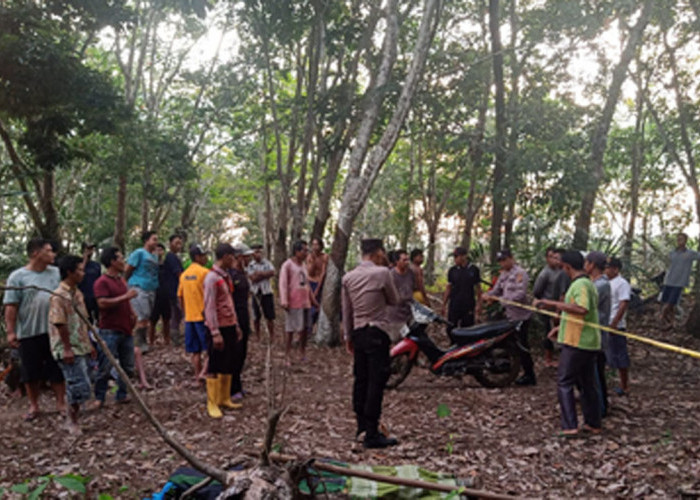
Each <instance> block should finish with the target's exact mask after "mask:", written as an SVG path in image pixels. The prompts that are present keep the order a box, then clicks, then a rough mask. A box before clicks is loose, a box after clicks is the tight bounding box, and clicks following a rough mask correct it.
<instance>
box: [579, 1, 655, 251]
mask: <svg viewBox="0 0 700 500" xmlns="http://www.w3.org/2000/svg"><path fill="white" fill-rule="evenodd" d="M653 4H654V2H653V0H646V1H645V2H644V6H643V7H642V12H641V14H640V16H639V19H637V23H636V24H635V25H634V26H633V27H632V29H631V30H630V33H629V37H628V38H627V42H626V44H625V47H624V49H623V50H622V54H621V55H620V61H619V62H618V63H617V65H616V66H615V69H614V70H613V75H612V80H611V82H610V87H609V88H608V90H607V92H606V99H605V105H604V106H603V111H602V113H601V116H600V119H599V120H598V123H597V124H596V127H595V129H594V131H593V135H592V137H591V151H590V156H589V159H588V162H587V163H588V165H587V168H588V180H589V181H588V184H587V185H583V186H581V188H582V190H583V196H582V197H581V207H580V209H579V213H578V215H577V216H576V228H575V231H574V242H573V247H574V248H578V249H582V250H584V249H586V248H587V247H588V238H589V232H590V229H591V216H592V215H593V208H594V206H595V199H596V196H597V195H598V189H599V187H600V184H601V182H602V181H603V174H604V171H603V157H604V156H605V150H606V148H607V143H608V131H609V130H610V124H611V122H612V119H613V115H614V114H615V107H616V105H617V101H618V100H619V98H620V90H621V88H622V84H623V83H624V81H625V79H626V78H627V68H628V67H629V64H630V61H631V60H632V57H634V53H635V51H636V49H637V46H638V45H639V42H640V41H641V39H642V34H643V33H644V29H645V28H646V26H647V24H648V22H649V18H650V17H651V11H652V7H653Z"/></svg>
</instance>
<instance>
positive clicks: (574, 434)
mask: <svg viewBox="0 0 700 500" xmlns="http://www.w3.org/2000/svg"><path fill="white" fill-rule="evenodd" d="M554 437H556V438H559V439H581V438H582V437H583V435H582V434H581V433H580V432H578V431H577V432H564V431H559V432H557V433H556V434H555V435H554Z"/></svg>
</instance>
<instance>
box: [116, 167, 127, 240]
mask: <svg viewBox="0 0 700 500" xmlns="http://www.w3.org/2000/svg"><path fill="white" fill-rule="evenodd" d="M126 182H127V181H126V175H120V176H119V187H118V188H117V218H116V220H115V221H114V244H115V245H116V246H118V247H119V248H121V249H122V251H125V250H126V249H125V245H126Z"/></svg>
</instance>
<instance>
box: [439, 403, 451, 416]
mask: <svg viewBox="0 0 700 500" xmlns="http://www.w3.org/2000/svg"><path fill="white" fill-rule="evenodd" d="M436 413H437V416H438V418H447V417H449V416H450V415H452V410H450V407H449V406H447V405H446V404H445V403H440V404H439V405H438V407H437V410H436Z"/></svg>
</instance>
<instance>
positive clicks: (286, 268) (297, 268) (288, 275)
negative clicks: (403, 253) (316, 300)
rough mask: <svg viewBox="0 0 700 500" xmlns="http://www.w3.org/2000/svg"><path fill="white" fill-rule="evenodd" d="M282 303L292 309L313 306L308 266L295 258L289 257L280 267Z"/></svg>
mask: <svg viewBox="0 0 700 500" xmlns="http://www.w3.org/2000/svg"><path fill="white" fill-rule="evenodd" d="M279 287H280V304H282V305H287V306H289V307H290V308H291V309H308V308H310V307H311V288H309V275H308V274H307V273H306V266H305V265H304V264H302V265H299V264H297V263H296V262H295V261H294V260H293V259H287V260H286V261H285V263H284V264H282V269H280V284H279Z"/></svg>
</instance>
